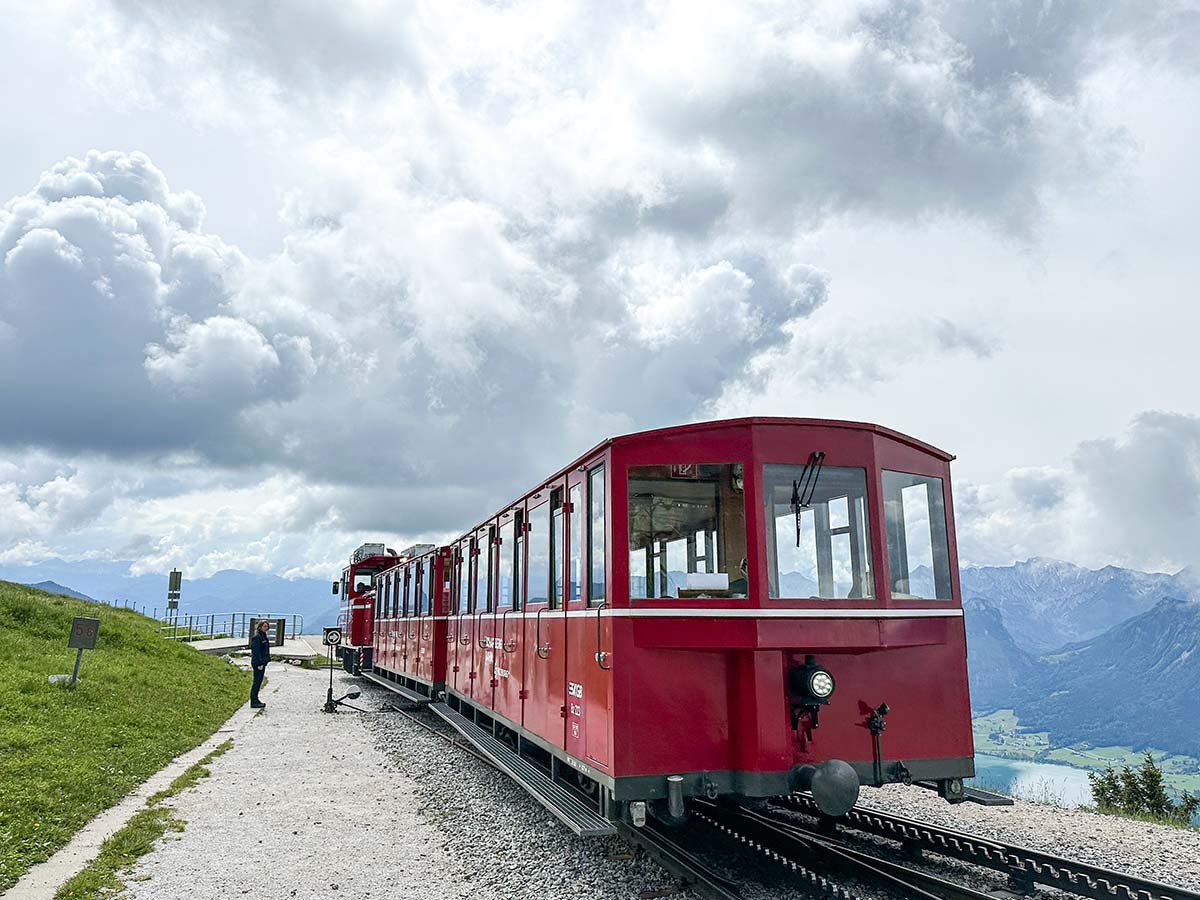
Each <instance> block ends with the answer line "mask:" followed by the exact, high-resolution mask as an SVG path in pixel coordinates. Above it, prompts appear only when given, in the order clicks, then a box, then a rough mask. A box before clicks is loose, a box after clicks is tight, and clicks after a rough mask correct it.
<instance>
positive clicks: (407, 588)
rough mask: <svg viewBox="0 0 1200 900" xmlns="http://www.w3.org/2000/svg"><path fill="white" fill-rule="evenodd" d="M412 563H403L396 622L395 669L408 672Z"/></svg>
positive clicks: (409, 663) (410, 668) (409, 668)
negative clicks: (397, 657) (397, 661)
mask: <svg viewBox="0 0 1200 900" xmlns="http://www.w3.org/2000/svg"><path fill="white" fill-rule="evenodd" d="M413 568H414V566H413V564H412V563H409V564H407V565H404V576H403V577H404V587H403V593H402V594H401V606H400V616H398V618H397V619H396V622H397V624H398V626H400V628H398V635H397V642H398V646H400V666H397V668H396V671H397V672H402V673H403V674H408V673H409V672H410V671H412V652H413V647H412V643H413V642H412V638H410V632H412V619H410V618H409V617H410V616H412V613H413Z"/></svg>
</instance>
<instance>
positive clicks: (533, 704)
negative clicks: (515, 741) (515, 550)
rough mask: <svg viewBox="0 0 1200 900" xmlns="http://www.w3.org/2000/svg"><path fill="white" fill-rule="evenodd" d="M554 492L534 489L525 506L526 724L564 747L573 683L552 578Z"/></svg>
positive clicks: (563, 616)
mask: <svg viewBox="0 0 1200 900" xmlns="http://www.w3.org/2000/svg"><path fill="white" fill-rule="evenodd" d="M551 493H552V492H551V491H542V492H541V493H538V494H534V495H533V496H532V497H531V498H530V499H529V501H528V503H527V505H526V511H525V559H526V562H525V574H526V577H525V603H524V607H525V613H526V615H527V616H528V617H529V618H528V619H527V621H526V623H525V624H526V641H525V647H524V674H525V679H524V680H525V695H526V699H525V710H524V716H525V727H526V728H528V729H529V730H530V731H532V732H533V733H534V734H536V735H537V736H538V737H540V738H542V739H544V740H546V741H549V742H550V743H551V744H553V745H554V746H555V747H562V746H563V745H564V744H563V738H564V734H565V732H564V728H565V725H564V721H563V720H564V716H565V715H566V702H567V701H566V687H567V666H566V660H567V621H566V610H565V609H564V608H563V605H562V603H561V602H560V599H559V598H557V597H555V596H554V593H553V588H554V585H553V583H552V581H551V559H552V557H553V552H552V547H551V539H552V538H551V535H552V531H551V525H552V522H553V515H552V512H551V510H552V501H551V496H550V495H551Z"/></svg>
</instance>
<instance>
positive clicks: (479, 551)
mask: <svg viewBox="0 0 1200 900" xmlns="http://www.w3.org/2000/svg"><path fill="white" fill-rule="evenodd" d="M485 544H486V545H487V548H488V549H487V553H486V554H485V553H484V550H483V545H485ZM491 564H492V542H491V541H490V540H489V539H488V537H487V532H486V531H485V532H482V533H481V534H480V535H479V537H478V538H477V539H476V556H475V609H474V612H487V611H488V610H489V609H490V607H489V606H488V599H489V598H488V574H489V572H488V570H489V569H490V568H491Z"/></svg>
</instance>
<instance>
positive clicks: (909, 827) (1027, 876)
mask: <svg viewBox="0 0 1200 900" xmlns="http://www.w3.org/2000/svg"><path fill="white" fill-rule="evenodd" d="M777 805H779V806H782V807H783V808H785V809H791V810H794V811H796V812H801V813H805V814H807V815H811V816H818V817H819V816H820V811H819V810H818V809H817V807H816V804H815V803H814V802H813V800H812V798H810V797H805V796H801V795H793V796H791V797H786V798H782V799H780V800H779V801H777ZM837 821H838V824H840V825H844V826H846V827H848V828H852V829H854V830H856V831H863V832H867V833H869V834H874V835H878V836H879V837H885V838H891V839H892V840H896V841H900V842H901V843H902V844H903V845H906V846H907V847H909V848H913V849H920V850H928V851H929V852H931V853H937V854H939V855H941V856H950V857H954V858H955V859H961V860H963V861H964V862H969V863H973V864H975V865H978V866H985V867H987V868H990V869H995V870H997V871H1000V872H1005V873H1007V874H1008V876H1009V884H1010V887H1012V888H1013V889H1015V890H1019V891H1023V892H1024V893H1031V892H1032V890H1033V886H1034V884H1043V885H1046V886H1048V887H1055V888H1058V889H1059V890H1063V891H1067V892H1068V893H1072V894H1076V895H1078V896H1081V897H1090V898H1093V900H1200V894H1197V893H1195V892H1193V891H1189V890H1186V889H1184V888H1181V887H1176V886H1174V885H1169V884H1163V883H1161V882H1157V881H1151V880H1149V879H1146V878H1139V877H1137V876H1136V875H1130V874H1128V873H1126V872H1117V871H1115V870H1112V869H1105V868H1103V867H1101V866H1094V865H1091V864H1090V863H1085V862H1080V861H1079V860H1073V859H1064V858H1063V857H1061V856H1054V855H1053V854H1050V853H1043V852H1041V851H1040V850H1034V849H1031V848H1029V847H1022V846H1019V845H1017V844H1007V843H1004V842H1002V841H995V840H992V839H990V838H985V837H979V836H978V835H972V834H966V833H964V832H961V831H955V830H954V829H951V828H943V827H942V826H940V825H934V824H932V823H930V822H921V821H918V820H916V819H909V818H905V817H904V816H896V815H892V814H890V813H883V812H879V811H877V810H873V809H867V808H865V807H862V806H856V807H854V809H852V810H850V812H848V813H847V814H846V815H845V816H844V817H842V818H841V819H838V820H837Z"/></svg>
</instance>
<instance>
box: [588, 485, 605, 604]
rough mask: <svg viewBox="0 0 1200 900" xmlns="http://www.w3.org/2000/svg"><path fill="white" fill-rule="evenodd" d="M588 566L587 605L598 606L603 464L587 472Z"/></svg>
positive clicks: (601, 585)
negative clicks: (590, 576) (589, 578)
mask: <svg viewBox="0 0 1200 900" xmlns="http://www.w3.org/2000/svg"><path fill="white" fill-rule="evenodd" d="M588 567H589V568H590V569H591V570H592V580H591V584H590V585H589V589H588V605H590V606H599V605H600V604H601V603H603V602H604V466H597V467H596V468H594V469H592V471H591V472H589V473H588Z"/></svg>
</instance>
